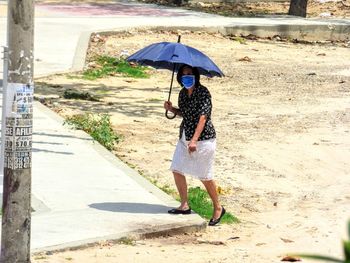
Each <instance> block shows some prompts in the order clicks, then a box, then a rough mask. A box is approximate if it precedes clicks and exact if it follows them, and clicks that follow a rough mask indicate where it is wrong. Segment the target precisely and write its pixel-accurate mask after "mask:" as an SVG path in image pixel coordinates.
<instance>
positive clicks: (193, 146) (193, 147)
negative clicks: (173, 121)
mask: <svg viewBox="0 0 350 263" xmlns="http://www.w3.org/2000/svg"><path fill="white" fill-rule="evenodd" d="M195 151H197V141H194V140H191V141H190V142H189V143H188V153H189V154H191V153H193V152H195Z"/></svg>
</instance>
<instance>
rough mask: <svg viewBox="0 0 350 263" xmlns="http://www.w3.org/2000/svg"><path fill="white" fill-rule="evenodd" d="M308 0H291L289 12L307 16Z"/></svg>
mask: <svg viewBox="0 0 350 263" xmlns="http://www.w3.org/2000/svg"><path fill="white" fill-rule="evenodd" d="M306 8H307V0H291V1H290V6H289V12H288V14H289V15H291V16H301V17H306Z"/></svg>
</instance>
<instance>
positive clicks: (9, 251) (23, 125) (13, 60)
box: [0, 0, 34, 263]
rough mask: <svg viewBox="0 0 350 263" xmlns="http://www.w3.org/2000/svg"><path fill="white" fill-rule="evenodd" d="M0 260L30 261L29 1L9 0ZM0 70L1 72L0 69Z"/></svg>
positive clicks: (10, 262) (31, 35) (31, 21)
mask: <svg viewBox="0 0 350 263" xmlns="http://www.w3.org/2000/svg"><path fill="white" fill-rule="evenodd" d="M7 3H8V11H7V23H8V25H7V27H8V32H7V38H8V73H7V87H4V89H5V88H6V92H4V94H6V99H5V100H4V101H5V102H6V103H5V105H3V110H5V114H3V116H5V119H3V122H4V123H5V129H4V130H3V136H5V144H4V145H3V147H4V191H3V205H2V207H3V214H2V233H1V255H0V262H1V263H17V262H20V263H27V262H30V225H31V198H30V195H31V166H32V126H33V105H32V103H33V91H34V85H33V42H34V0H9V1H7ZM4 74H6V72H5V73H4Z"/></svg>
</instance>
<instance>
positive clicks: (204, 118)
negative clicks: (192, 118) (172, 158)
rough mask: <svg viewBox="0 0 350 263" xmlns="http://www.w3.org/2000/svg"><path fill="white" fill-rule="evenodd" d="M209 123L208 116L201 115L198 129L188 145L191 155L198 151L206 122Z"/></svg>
mask: <svg viewBox="0 0 350 263" xmlns="http://www.w3.org/2000/svg"><path fill="white" fill-rule="evenodd" d="M206 121H207V116H206V115H201V116H200V117H199V121H198V124H197V127H196V130H195V132H194V134H193V137H192V139H191V141H190V142H189V144H188V151H189V153H191V152H194V151H196V150H197V141H198V139H199V136H201V133H202V131H203V129H204V126H205V122H206Z"/></svg>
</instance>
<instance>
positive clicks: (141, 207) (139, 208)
mask: <svg viewBox="0 0 350 263" xmlns="http://www.w3.org/2000/svg"><path fill="white" fill-rule="evenodd" d="M89 207H90V208H94V209H98V210H103V211H109V212H124V213H131V214H165V213H167V210H168V209H169V207H167V206H164V205H157V204H146V203H126V202H115V203H114V202H113V203H112V202H108V203H93V204H90V205H89Z"/></svg>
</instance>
